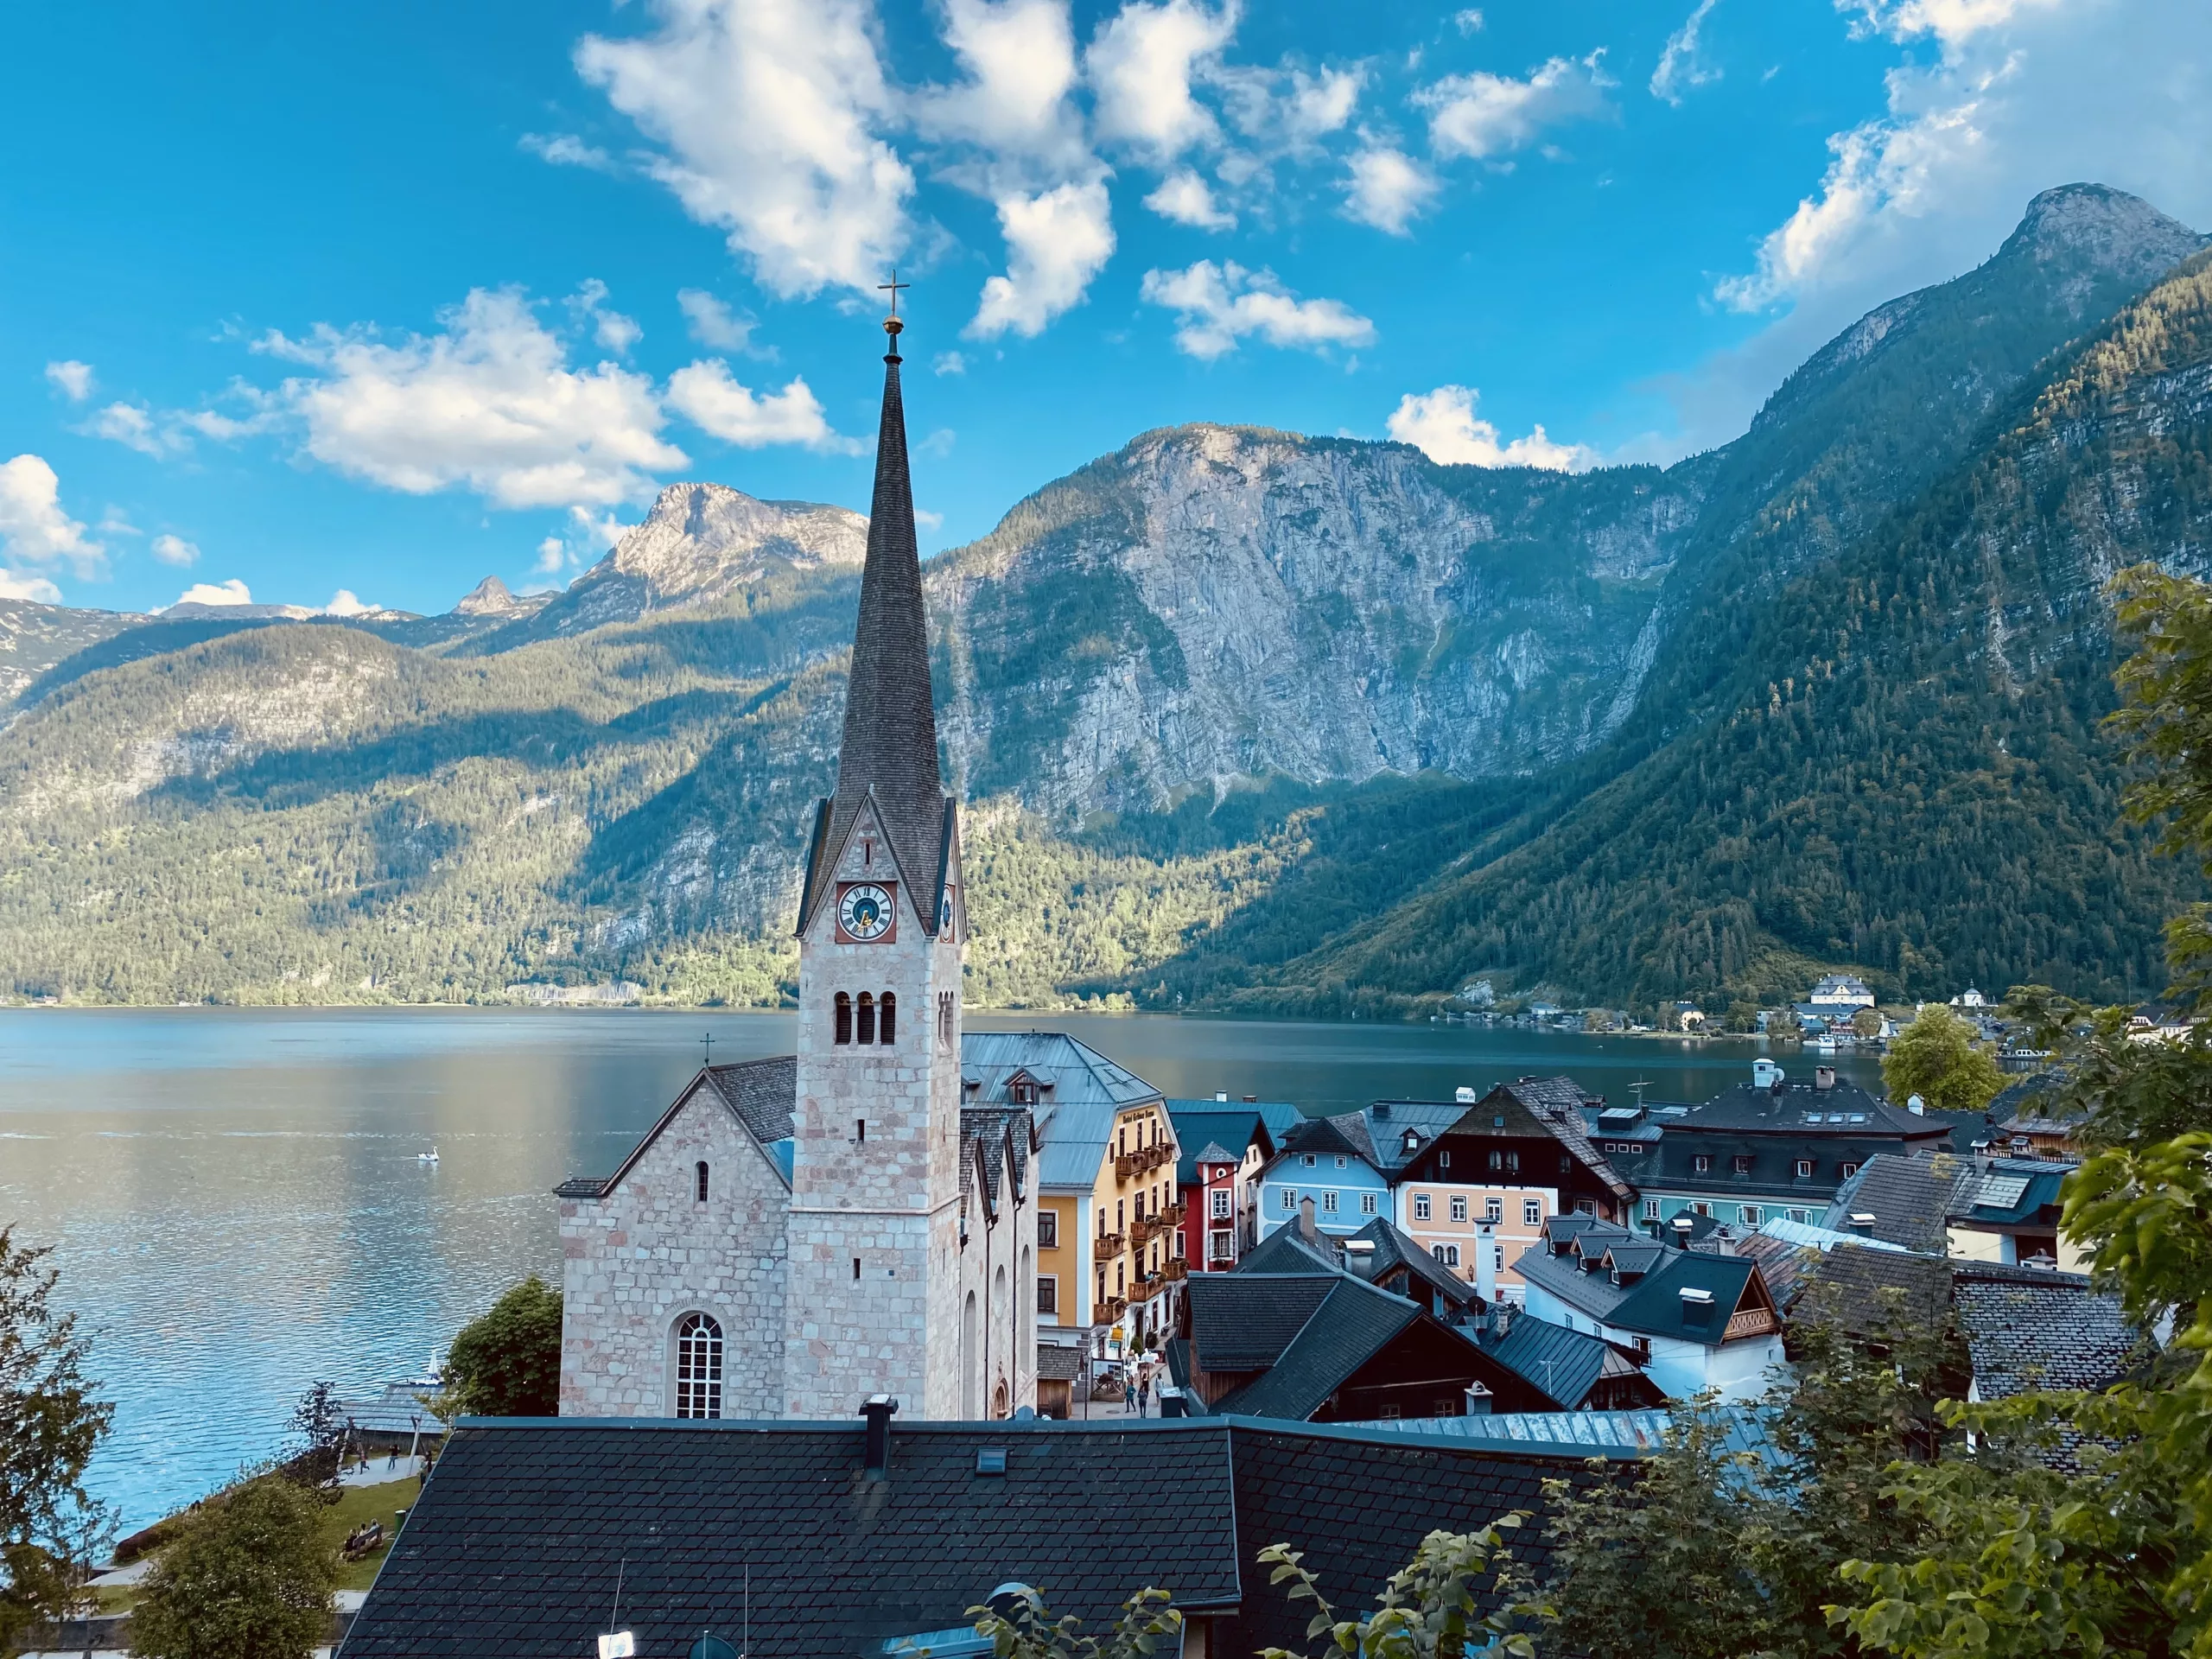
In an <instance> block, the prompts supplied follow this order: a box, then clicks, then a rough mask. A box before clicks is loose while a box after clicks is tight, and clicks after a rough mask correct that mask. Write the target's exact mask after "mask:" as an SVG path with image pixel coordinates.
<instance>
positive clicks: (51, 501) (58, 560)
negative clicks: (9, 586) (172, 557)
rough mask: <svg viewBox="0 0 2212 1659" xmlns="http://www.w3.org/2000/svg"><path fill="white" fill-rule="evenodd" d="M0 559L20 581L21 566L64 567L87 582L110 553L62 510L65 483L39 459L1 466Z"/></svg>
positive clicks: (21, 458)
mask: <svg viewBox="0 0 2212 1659" xmlns="http://www.w3.org/2000/svg"><path fill="white" fill-rule="evenodd" d="M0 557H4V558H5V559H6V560H7V561H8V567H9V569H10V572H11V574H13V575H16V576H17V577H18V578H19V579H22V580H29V578H28V577H24V576H23V575H22V572H21V571H20V570H18V569H16V567H17V566H20V565H26V564H29V565H51V564H66V565H67V566H68V567H69V569H71V570H73V571H74V572H75V573H76V574H77V575H79V577H87V578H88V577H92V576H97V575H99V574H100V572H101V570H102V569H104V568H105V564H106V563H107V549H106V548H105V547H104V546H102V545H101V544H100V543H98V542H96V541H94V540H92V537H90V536H88V535H86V532H85V526H84V525H83V524H79V523H78V521H77V520H76V519H74V518H71V517H70V516H69V515H68V514H67V513H66V512H63V511H62V510H61V480H60V479H59V478H57V477H55V476H54V468H53V467H49V466H48V465H47V464H46V462H45V461H44V460H42V459H41V457H39V456H37V455H29V454H24V455H17V456H16V458H15V459H14V460H13V461H5V462H0Z"/></svg>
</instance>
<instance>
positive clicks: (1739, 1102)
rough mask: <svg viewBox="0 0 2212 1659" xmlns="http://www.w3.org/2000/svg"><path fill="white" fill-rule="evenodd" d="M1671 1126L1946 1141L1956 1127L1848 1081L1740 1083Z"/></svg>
mask: <svg viewBox="0 0 2212 1659" xmlns="http://www.w3.org/2000/svg"><path fill="white" fill-rule="evenodd" d="M1670 1127H1671V1128H1673V1129H1674V1130H1675V1131H1676V1132H1677V1133H1690V1134H1700V1133H1714V1132H1733V1133H1735V1134H1738V1135H1789V1136H1792V1137H1794V1138H1797V1139H1804V1140H1810V1139H1815V1138H1818V1137H1821V1136H1823V1135H1837V1136H1843V1137H1849V1136H1853V1135H1859V1136H1865V1135H1883V1136H1893V1137H1896V1138H1899V1139H1906V1140H1940V1139H1941V1138H1942V1136H1943V1135H1945V1134H1946V1133H1947V1132H1948V1129H1949V1128H1950V1126H1949V1125H1948V1123H1946V1122H1943V1121H1942V1119H1940V1118H1930V1117H1929V1116H1925V1115H1919V1114H1915V1113H1912V1112H1909V1111H1907V1110H1906V1109H1904V1107H1902V1106H1892V1105H1891V1104H1890V1103H1889V1102H1887V1101H1886V1100H1884V1099H1882V1098H1881V1097H1880V1096H1877V1095H1872V1094H1869V1093H1868V1092H1867V1091H1866V1090H1864V1089H1861V1088H1860V1087H1859V1085H1858V1084H1855V1083H1853V1082H1851V1081H1850V1080H1849V1079H1848V1078H1845V1077H1838V1078H1837V1079H1836V1080H1835V1081H1834V1084H1831V1085H1830V1086H1828V1087H1827V1088H1826V1089H1823V1088H1821V1086H1820V1085H1819V1084H1818V1083H1817V1082H1815V1083H1798V1082H1792V1081H1784V1082H1782V1083H1779V1084H1775V1085H1774V1086H1773V1087H1771V1088H1768V1089H1762V1088H1759V1087H1758V1085H1757V1084H1749V1083H1739V1084H1735V1085H1734V1086H1733V1087H1732V1088H1727V1089H1723V1090H1721V1091H1720V1092H1719V1094H1717V1095H1715V1096H1713V1098H1712V1099H1711V1100H1708V1101H1707V1102H1706V1103H1705V1104H1703V1105H1702V1106H1699V1107H1695V1108H1694V1109H1692V1110H1691V1111H1690V1113H1689V1115H1688V1116H1687V1117H1683V1118H1681V1119H1678V1120H1676V1121H1675V1122H1673V1123H1672V1124H1671V1125H1670Z"/></svg>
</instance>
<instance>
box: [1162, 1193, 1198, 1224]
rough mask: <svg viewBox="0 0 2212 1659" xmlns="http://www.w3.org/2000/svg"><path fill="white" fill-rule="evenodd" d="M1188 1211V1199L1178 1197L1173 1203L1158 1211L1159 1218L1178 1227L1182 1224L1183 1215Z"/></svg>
mask: <svg viewBox="0 0 2212 1659" xmlns="http://www.w3.org/2000/svg"><path fill="white" fill-rule="evenodd" d="M1190 1213H1191V1206H1190V1204H1189V1202H1188V1200H1186V1199H1182V1198H1178V1199H1177V1200H1176V1201H1175V1202H1174V1203H1173V1204H1171V1205H1167V1206H1166V1207H1165V1208H1164V1209H1162V1210H1161V1211H1160V1219H1161V1220H1162V1221H1164V1222H1166V1224H1168V1225H1169V1226H1170V1227H1180V1226H1181V1225H1182V1224H1183V1217H1185V1216H1187V1215H1189V1214H1190Z"/></svg>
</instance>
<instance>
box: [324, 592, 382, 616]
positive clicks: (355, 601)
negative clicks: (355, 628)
mask: <svg viewBox="0 0 2212 1659" xmlns="http://www.w3.org/2000/svg"><path fill="white" fill-rule="evenodd" d="M383 608H384V607H382V606H381V605H365V604H363V603H362V602H361V600H360V598H359V596H358V595H357V594H355V593H354V592H353V589H352V588H340V589H339V590H338V591H337V592H336V593H334V594H332V595H331V596H330V603H329V604H327V605H326V606H324V607H322V613H323V614H324V615H325V616H366V615H367V614H368V613H370V612H371V611H379V610H382V609H383Z"/></svg>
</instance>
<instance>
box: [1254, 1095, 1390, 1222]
mask: <svg viewBox="0 0 2212 1659" xmlns="http://www.w3.org/2000/svg"><path fill="white" fill-rule="evenodd" d="M1285 1141H1286V1144H1285V1146H1284V1147H1283V1150H1282V1151H1281V1153H1280V1154H1277V1155H1276V1157H1275V1159H1274V1161H1273V1162H1272V1163H1270V1164H1269V1165H1268V1166H1267V1168H1266V1170H1265V1172H1264V1173H1262V1176H1261V1178H1260V1228H1259V1231H1260V1236H1261V1237H1262V1238H1265V1237H1267V1236H1268V1234H1270V1233H1272V1232H1275V1231H1277V1230H1280V1229H1281V1227H1283V1226H1284V1225H1285V1224H1287V1223H1290V1222H1294V1221H1296V1220H1297V1219H1298V1215H1299V1206H1300V1204H1301V1203H1302V1202H1303V1201H1304V1200H1305V1199H1307V1198H1311V1199H1313V1224H1314V1225H1315V1226H1316V1227H1317V1228H1319V1230H1321V1231H1323V1232H1325V1233H1338V1234H1349V1233H1356V1232H1357V1231H1358V1230H1360V1229H1361V1228H1363V1227H1364V1226H1366V1225H1367V1224H1368V1223H1369V1222H1370V1221H1373V1220H1374V1219H1375V1218H1376V1217H1377V1216H1388V1215H1389V1213H1390V1184H1389V1182H1388V1181H1386V1180H1385V1179H1383V1175H1382V1173H1381V1172H1380V1171H1378V1170H1377V1169H1376V1167H1375V1166H1374V1165H1373V1164H1372V1163H1370V1162H1369V1161H1368V1159H1367V1157H1366V1156H1365V1154H1363V1153H1362V1152H1361V1150H1360V1149H1359V1148H1358V1147H1356V1146H1354V1145H1353V1144H1352V1142H1351V1139H1350V1137H1348V1136H1347V1135H1345V1134H1344V1131H1343V1130H1342V1129H1341V1128H1338V1126H1337V1125H1336V1124H1335V1123H1334V1122H1331V1121H1330V1120H1329V1119H1327V1118H1325V1117H1316V1118H1309V1119H1307V1120H1306V1122H1303V1123H1300V1124H1298V1125H1296V1126H1295V1127H1294V1128H1292V1129H1291V1130H1290V1132H1289V1134H1288V1135H1287V1136H1286V1137H1285Z"/></svg>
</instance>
